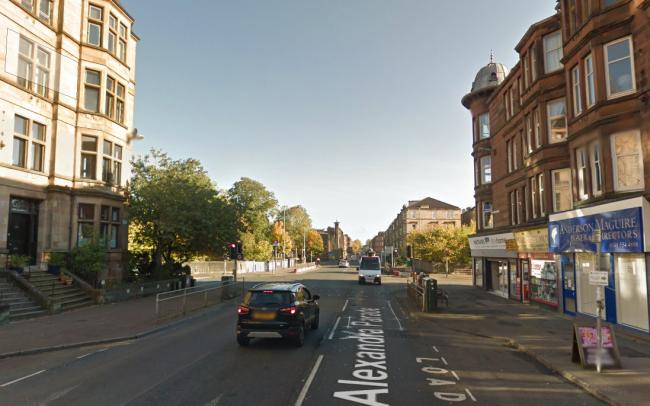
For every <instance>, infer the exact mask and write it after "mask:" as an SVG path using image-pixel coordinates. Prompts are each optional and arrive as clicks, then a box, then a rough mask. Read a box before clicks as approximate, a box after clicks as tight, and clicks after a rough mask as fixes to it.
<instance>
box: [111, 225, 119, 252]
mask: <svg viewBox="0 0 650 406" xmlns="http://www.w3.org/2000/svg"><path fill="white" fill-rule="evenodd" d="M119 234H120V226H118V225H116V224H112V225H111V241H110V244H109V248H111V249H116V248H118V242H119Z"/></svg>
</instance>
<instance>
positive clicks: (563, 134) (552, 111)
mask: <svg viewBox="0 0 650 406" xmlns="http://www.w3.org/2000/svg"><path fill="white" fill-rule="evenodd" d="M546 110H547V111H546V113H547V115H548V121H547V124H548V142H549V143H551V144H553V143H556V142H561V141H564V140H566V138H567V128H566V104H565V101H564V99H557V100H554V101H551V102H549V103H548V104H547V105H546Z"/></svg>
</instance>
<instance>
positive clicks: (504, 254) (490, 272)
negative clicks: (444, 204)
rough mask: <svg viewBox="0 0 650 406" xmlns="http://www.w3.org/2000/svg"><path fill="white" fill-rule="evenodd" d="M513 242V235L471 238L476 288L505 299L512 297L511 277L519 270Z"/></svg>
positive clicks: (504, 234)
mask: <svg viewBox="0 0 650 406" xmlns="http://www.w3.org/2000/svg"><path fill="white" fill-rule="evenodd" d="M513 241H514V236H513V234H512V233H502V234H492V235H482V236H475V237H470V239H469V245H470V249H471V252H472V260H473V265H474V270H473V283H474V286H476V287H480V288H483V289H485V290H487V291H489V292H491V293H494V294H496V295H498V296H501V297H504V298H508V297H509V296H510V293H511V280H512V278H511V275H512V273H513V272H516V269H517V266H516V265H517V262H516V261H517V251H516V249H514V248H513V247H512V245H514V244H512V242H513Z"/></svg>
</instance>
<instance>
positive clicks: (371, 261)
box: [357, 257, 381, 285]
mask: <svg viewBox="0 0 650 406" xmlns="http://www.w3.org/2000/svg"><path fill="white" fill-rule="evenodd" d="M357 271H359V285H361V284H364V283H376V284H378V285H381V263H380V262H379V257H361V261H360V262H359V267H358V268H357Z"/></svg>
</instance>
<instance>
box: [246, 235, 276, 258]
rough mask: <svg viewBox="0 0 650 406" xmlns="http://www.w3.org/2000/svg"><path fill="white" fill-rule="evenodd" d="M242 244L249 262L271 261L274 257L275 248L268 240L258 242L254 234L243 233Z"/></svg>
mask: <svg viewBox="0 0 650 406" xmlns="http://www.w3.org/2000/svg"><path fill="white" fill-rule="evenodd" d="M241 242H242V245H243V249H244V257H245V259H246V260H247V261H269V260H271V258H272V257H273V246H272V245H271V243H270V242H268V240H266V239H263V240H258V239H257V238H256V237H255V235H254V234H253V233H243V234H242V235H241Z"/></svg>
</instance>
